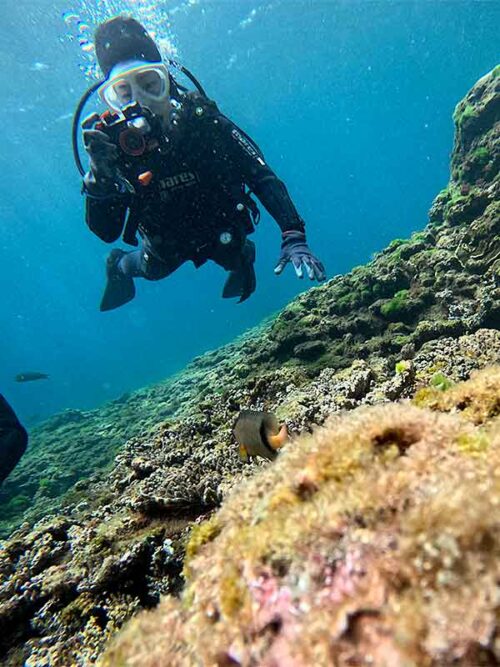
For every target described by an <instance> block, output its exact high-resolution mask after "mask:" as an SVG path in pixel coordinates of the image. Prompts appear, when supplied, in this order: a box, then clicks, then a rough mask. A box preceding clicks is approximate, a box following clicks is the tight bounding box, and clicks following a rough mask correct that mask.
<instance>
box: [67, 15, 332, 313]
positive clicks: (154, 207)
mask: <svg viewBox="0 0 500 667" xmlns="http://www.w3.org/2000/svg"><path fill="white" fill-rule="evenodd" d="M95 50H96V56H97V61H98V64H99V66H100V68H101V70H102V71H103V74H104V76H105V79H104V81H103V82H101V83H100V84H95V85H94V86H93V87H92V88H91V89H90V90H89V91H88V92H87V93H86V96H87V97H84V98H82V101H81V102H80V105H79V108H78V110H77V115H76V116H75V118H76V120H75V123H74V127H73V145H74V148H75V145H76V142H77V138H76V137H77V134H76V131H75V127H77V124H76V121H77V120H78V119H79V114H80V112H81V108H82V107H83V104H84V103H85V101H86V100H87V99H88V96H89V95H90V93H91V92H93V91H94V90H95V89H97V91H98V94H99V97H100V98H101V100H102V101H103V102H104V103H105V104H106V106H107V107H108V109H107V111H106V112H105V113H104V114H102V115H99V114H97V113H94V114H92V115H91V116H89V117H88V118H86V119H85V120H84V121H83V123H82V130H83V142H84V146H85V149H86V151H87V153H88V155H89V158H90V169H89V171H87V173H85V174H84V179H83V191H84V193H85V195H86V222H87V225H88V226H89V228H90V229H91V230H92V232H94V234H96V235H97V236H98V237H99V238H100V239H102V240H103V241H105V242H107V243H113V242H114V241H116V240H117V239H118V238H119V237H120V235H121V234H122V233H123V240H124V241H125V242H126V243H128V244H131V245H133V246H138V241H137V238H136V233H137V232H138V233H139V235H140V237H141V239H142V244H141V246H140V248H138V249H136V250H133V251H130V252H126V251H124V250H119V249H113V250H112V251H111V253H110V254H109V257H108V259H107V262H106V274H107V283H106V287H105V290H104V294H103V296H102V301H101V305H100V310H101V311H108V310H113V309H115V308H118V307H120V306H122V305H124V304H125V303H127V302H129V301H130V300H131V299H133V298H134V296H135V285H134V278H146V279H147V280H159V279H161V278H165V277H166V276H168V275H169V274H170V273H172V272H173V271H175V270H176V269H177V268H179V266H181V264H183V263H184V262H186V261H188V260H190V261H192V262H193V263H194V265H195V267H196V268H198V267H199V266H201V265H202V264H204V263H205V262H206V261H207V260H212V261H214V262H216V263H217V264H219V265H220V266H221V267H223V268H224V269H225V270H226V271H228V272H229V274H228V276H227V279H226V282H225V285H224V289H223V293H222V296H223V297H224V298H231V297H239V302H242V301H245V299H247V298H248V297H249V296H250V295H251V294H252V292H253V291H254V290H255V287H256V278H255V271H254V261H255V244H254V243H253V242H252V241H251V240H250V239H248V238H247V237H248V236H249V235H250V234H252V233H253V231H254V225H255V224H257V222H258V220H259V216H260V214H259V210H258V208H257V205H256V203H255V201H254V200H253V199H252V197H251V196H250V195H251V194H254V195H256V196H257V197H258V199H259V200H260V202H261V203H262V204H263V206H264V207H265V208H266V209H267V211H268V212H269V213H270V215H271V216H272V217H273V218H274V219H275V220H276V222H277V223H278V225H279V227H280V229H281V233H282V237H281V238H282V242H281V254H280V257H279V261H278V263H277V265H276V267H275V269H274V271H275V273H276V274H280V273H281V272H282V271H283V269H284V267H285V266H286V264H287V263H288V262H291V264H292V265H293V267H294V268H295V272H296V274H297V276H298V277H299V278H302V277H303V275H304V270H305V272H306V274H307V276H308V277H309V278H310V279H311V280H315V279H316V280H318V281H323V280H325V277H326V276H325V270H324V268H323V265H322V263H321V262H320V261H319V259H317V258H316V257H315V255H313V253H312V252H311V250H310V249H309V246H308V245H307V241H306V235H305V229H304V221H303V220H302V218H301V217H300V215H299V214H298V212H297V210H296V208H295V206H294V205H293V203H292V201H291V199H290V196H289V194H288V192H287V189H286V187H285V185H284V183H283V182H282V181H280V180H279V179H278V177H277V176H276V175H275V174H274V172H273V171H272V170H271V169H270V167H269V166H268V165H267V164H266V162H265V160H264V157H263V155H262V153H261V151H260V149H259V148H258V146H257V145H256V144H255V142H254V141H253V140H252V139H251V138H250V137H249V136H248V135H247V134H246V133H245V132H244V131H243V130H242V129H241V128H239V127H238V126H237V125H235V124H234V123H233V122H232V121H231V120H229V118H227V117H226V116H224V115H223V114H222V113H221V112H220V111H219V109H218V108H217V105H216V104H215V102H213V101H212V100H210V99H209V98H208V97H207V96H206V95H205V93H204V91H203V89H202V87H201V85H200V84H199V82H198V81H196V79H195V78H194V77H193V75H192V74H191V73H190V72H189V71H188V70H186V69H185V68H182V67H181V66H179V65H177V63H174V62H173V61H169V63H170V64H173V65H174V66H175V67H178V68H179V69H181V71H182V72H184V73H185V74H187V75H188V76H189V78H190V79H191V81H193V82H194V83H195V85H196V87H197V89H198V90H197V91H188V90H187V89H186V88H185V87H183V86H181V85H180V84H179V83H178V82H177V80H176V79H175V78H174V77H173V75H172V73H171V71H170V70H169V68H168V67H167V64H165V63H164V62H163V61H162V58H161V55H160V51H159V50H158V47H157V46H156V44H155V42H154V41H153V39H152V38H151V37H150V35H149V34H148V33H147V31H146V30H145V29H144V28H143V26H142V25H141V24H140V23H138V22H137V21H136V20H135V19H133V18H130V17H125V16H116V17H114V18H112V19H110V20H108V21H106V22H104V23H102V24H101V25H100V26H98V28H97V30H96V33H95ZM75 157H76V159H77V165H78V164H79V169H80V171H81V172H83V168H82V167H81V162H80V161H79V158H78V154H77V151H76V153H75Z"/></svg>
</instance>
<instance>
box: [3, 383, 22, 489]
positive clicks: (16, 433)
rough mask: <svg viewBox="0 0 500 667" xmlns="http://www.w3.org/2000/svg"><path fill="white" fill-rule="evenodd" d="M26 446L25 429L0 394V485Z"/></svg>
mask: <svg viewBox="0 0 500 667" xmlns="http://www.w3.org/2000/svg"><path fill="white" fill-rule="evenodd" d="M27 444H28V434H27V433H26V430H25V428H24V427H23V426H22V425H21V423H20V421H19V419H18V418H17V417H16V415H15V413H14V410H13V409H12V408H11V407H10V405H9V404H8V403H7V401H6V400H5V398H4V397H3V396H2V394H0V484H1V483H2V482H3V481H4V479H5V478H6V477H7V476H8V475H9V474H10V473H11V472H12V471H13V470H14V468H15V466H16V465H17V463H18V462H19V459H20V458H21V456H22V455H23V454H24V452H25V451H26V446H27Z"/></svg>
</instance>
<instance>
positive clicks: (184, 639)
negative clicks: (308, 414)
mask: <svg viewBox="0 0 500 667" xmlns="http://www.w3.org/2000/svg"><path fill="white" fill-rule="evenodd" d="M442 396H443V400H442V402H441V404H440V405H439V406H437V407H439V409H443V410H446V411H447V412H455V413H457V414H453V415H443V414H437V413H435V412H432V411H431V410H429V409H418V408H415V407H413V406H411V405H409V404H403V405H385V406H376V407H367V408H359V409H358V410H357V411H355V412H354V413H351V414H347V415H341V416H336V417H334V418H331V419H330V420H328V422H327V424H326V425H325V426H324V427H322V428H319V429H317V430H315V431H314V432H313V434H312V435H309V436H303V437H301V438H299V439H297V440H296V441H295V442H294V443H293V444H292V445H289V446H288V447H287V448H286V450H285V453H284V454H283V455H282V456H280V458H279V460H278V461H277V462H276V463H275V464H274V465H273V466H270V467H268V468H267V469H266V470H263V471H261V472H259V473H258V474H256V475H255V476H254V477H253V478H252V479H251V480H249V481H247V482H246V483H245V484H244V485H241V486H239V487H238V488H237V489H236V490H235V491H234V492H233V493H232V494H231V496H230V497H229V498H228V499H227V500H226V501H225V502H224V503H223V506H222V508H221V509H220V510H219V511H218V512H217V513H216V514H215V515H214V516H213V517H212V518H211V519H210V521H209V522H208V523H205V524H201V526H199V527H198V528H197V529H196V530H195V531H193V537H192V540H193V541H195V542H196V548H194V549H192V556H191V557H190V558H189V559H187V562H186V564H185V571H186V575H187V587H186V589H185V592H184V594H183V597H182V599H181V600H180V601H174V600H172V599H167V600H165V601H164V602H162V603H161V604H160V606H159V607H158V608H157V609H156V610H155V611H151V612H144V613H142V614H140V615H139V616H137V617H136V618H135V619H134V620H133V621H131V623H130V624H129V625H128V627H127V628H126V629H125V631H124V632H123V633H122V634H121V635H119V637H118V639H117V641H115V642H114V644H113V645H112V647H111V648H110V649H108V651H107V653H106V654H105V656H104V657H103V658H102V660H101V661H100V663H99V664H100V665H103V666H106V667H112V666H117V665H123V666H129V665H130V666H131V665H141V667H152V666H153V665H154V666H155V667H162V666H165V667H167V666H168V667H175V666H177V665H179V666H180V665H218V666H220V667H225V666H229V665H248V666H249V665H260V666H262V667H271V666H272V667H281V666H282V667H285V666H286V667H308V666H311V665H338V666H339V667H341V666H344V665H345V666H348V665H371V666H376V667H388V666H389V665H391V666H392V665H394V666H398V667H399V666H402V665H404V666H405V667H422V666H423V665H440V666H443V667H444V666H445V665H450V666H451V665H463V666H464V667H466V666H467V667H470V666H471V665H493V664H498V662H497V661H498V660H500V644H499V641H498V634H497V633H498V625H497V615H498V612H499V611H500V602H499V600H500V589H499V587H498V581H499V577H500V523H499V521H498V519H499V514H500V420H499V416H500V367H496V368H491V369H488V370H486V371H483V372H481V373H479V374H478V375H476V376H475V377H474V378H473V379H472V380H470V381H468V382H466V383H464V384H462V385H457V387H456V388H455V389H452V390H449V391H447V392H444V393H442ZM465 400H466V401H467V408H466V409H462V405H463V402H464V401H465ZM477 424H481V426H477ZM478 438H479V439H481V440H482V442H483V446H482V447H480V448H476V449H472V450H471V449H468V448H467V447H464V446H463V443H464V442H467V441H470V442H474V441H476V440H477V439H478ZM205 526H207V529H205ZM200 535H202V536H203V539H202V540H200ZM188 549H189V547H188Z"/></svg>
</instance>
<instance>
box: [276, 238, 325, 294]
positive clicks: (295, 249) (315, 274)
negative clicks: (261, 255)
mask: <svg viewBox="0 0 500 667" xmlns="http://www.w3.org/2000/svg"><path fill="white" fill-rule="evenodd" d="M288 262H291V263H292V264H293V268H294V269H295V273H296V274H297V278H303V277H304V274H303V271H302V266H304V268H305V270H306V272H307V275H308V276H309V278H310V279H311V280H317V281H318V282H321V281H323V280H325V279H326V273H325V268H324V266H323V264H322V263H321V262H320V261H319V259H318V258H317V257H315V255H313V254H312V252H311V250H310V248H309V246H308V245H307V242H306V235H305V234H304V233H303V232H299V231H294V230H290V231H288V232H283V234H282V236H281V255H280V258H279V261H278V263H277V264H276V266H275V268H274V273H276V275H279V274H280V273H281V272H282V271H283V269H284V268H285V266H286V265H287V264H288Z"/></svg>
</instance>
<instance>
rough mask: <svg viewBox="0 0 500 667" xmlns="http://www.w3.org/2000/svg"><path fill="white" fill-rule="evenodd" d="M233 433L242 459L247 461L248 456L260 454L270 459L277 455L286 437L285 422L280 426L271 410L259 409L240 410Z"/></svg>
mask: <svg viewBox="0 0 500 667" xmlns="http://www.w3.org/2000/svg"><path fill="white" fill-rule="evenodd" d="M233 433H234V437H235V438H236V441H237V443H238V445H239V454H240V459H241V460H242V461H248V457H249V456H262V458H265V459H269V460H270V461H272V460H274V459H275V458H276V456H277V455H278V452H277V450H278V449H279V448H280V447H282V446H283V445H284V444H285V442H286V440H287V438H288V431H287V428H286V424H283V426H281V428H280V426H279V423H278V420H277V419H276V416H275V415H274V414H273V413H272V412H261V411H259V410H242V411H241V412H240V414H239V416H238V419H237V420H236V423H235V425H234V429H233Z"/></svg>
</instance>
